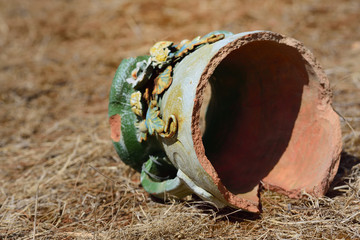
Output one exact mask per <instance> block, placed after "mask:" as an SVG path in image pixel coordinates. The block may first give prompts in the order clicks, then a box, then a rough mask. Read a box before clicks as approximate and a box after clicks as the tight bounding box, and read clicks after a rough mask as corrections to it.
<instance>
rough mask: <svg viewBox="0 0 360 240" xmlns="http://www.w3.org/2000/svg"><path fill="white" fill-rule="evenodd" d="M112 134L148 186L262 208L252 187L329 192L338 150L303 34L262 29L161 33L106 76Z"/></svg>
mask: <svg viewBox="0 0 360 240" xmlns="http://www.w3.org/2000/svg"><path fill="white" fill-rule="evenodd" d="M109 117H110V126H111V137H112V140H113V142H114V145H115V148H116V150H117V152H118V154H119V156H120V158H121V160H123V161H124V162H125V163H127V164H129V165H130V166H132V167H133V168H135V169H136V170H138V171H141V181H142V185H143V187H144V188H145V190H147V191H148V192H149V193H150V194H152V195H154V196H157V197H164V195H165V194H170V195H173V196H176V197H180V198H181V197H184V196H186V195H188V194H191V193H195V194H197V195H199V196H200V197H201V198H203V199H204V200H206V201H210V202H212V203H214V204H215V205H216V206H218V207H224V206H230V207H233V208H240V209H244V210H246V211H250V212H259V211H260V208H259V205H260V204H259V192H258V189H259V186H260V184H261V185H263V186H264V187H265V188H268V189H271V190H274V191H278V192H281V193H283V194H285V195H288V196H289V197H293V198H298V197H300V196H301V193H302V191H305V192H307V193H308V194H311V195H313V196H322V195H324V194H325V193H326V191H327V189H328V187H329V184H330V183H331V181H332V179H333V178H334V176H335V174H336V171H337V168H338V164H339V158H340V152H341V131H340V123H339V118H338V116H337V115H336V113H335V112H334V111H333V109H332V107H331V90H330V86H329V82H328V80H327V78H326V76H325V74H324V72H323V71H322V69H321V67H320V66H319V64H318V63H317V62H316V61H315V59H314V57H313V55H312V54H311V52H310V51H309V50H308V49H306V48H305V47H304V46H303V45H302V44H301V43H300V42H298V41H297V40H294V39H292V38H287V37H285V36H282V35H280V34H276V33H272V32H268V31H255V32H245V33H240V34H235V35H234V34H231V33H229V32H224V31H216V32H213V33H210V34H208V35H206V36H204V37H202V38H200V37H198V38H195V39H194V40H192V41H183V42H181V43H180V44H178V45H174V44H173V43H172V42H159V43H157V44H155V45H154V47H153V48H152V49H151V56H144V57H138V58H136V59H133V58H131V59H126V60H123V62H122V63H121V64H120V66H119V68H118V71H117V73H116V75H115V78H114V80H113V84H112V88H111V93H110V104H109Z"/></svg>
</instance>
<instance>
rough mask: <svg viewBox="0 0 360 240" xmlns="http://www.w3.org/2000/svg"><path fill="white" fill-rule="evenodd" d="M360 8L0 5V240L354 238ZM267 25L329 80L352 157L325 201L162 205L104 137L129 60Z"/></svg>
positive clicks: (230, 1)
mask: <svg viewBox="0 0 360 240" xmlns="http://www.w3.org/2000/svg"><path fill="white" fill-rule="evenodd" d="M359 21H360V2H359V1H358V0H339V1H332V0H323V1H317V0H303V1H292V0H275V1H260V0H255V1H250V0H247V1H236V0H226V1H220V0H212V1H193V0H182V1H174V0H168V1H165V0H157V1H146V0H134V1H131V0H129V1H127V0H123V1H117V0H104V1H100V0H99V1H88V0H73V1H72V0H63V1H60V0H36V1H26V0H22V1H21V0H11V1H9V0H0V136H1V137H0V239H33V238H35V239H235V238H239V239H360V160H359V157H360V146H359V145H360V137H359V135H360V27H359ZM217 29H224V30H229V31H232V32H234V33H238V32H243V31H248V30H256V29H265V30H271V31H275V32H279V33H282V34H285V35H287V36H291V37H294V38H296V39H298V40H300V41H301V42H303V43H304V44H305V46H307V47H308V48H310V49H311V50H312V51H313V53H314V54H315V56H316V57H317V59H318V61H319V62H320V63H321V65H322V66H323V68H324V70H325V72H326V73H327V74H328V77H329V79H330V82H331V85H332V88H333V94H334V98H333V106H334V108H335V109H336V110H337V111H338V112H339V113H341V114H342V115H343V116H344V117H345V118H346V119H347V122H348V124H349V125H351V126H352V128H353V130H351V129H350V127H349V126H348V124H346V122H345V121H342V131H343V143H344V152H343V154H342V159H341V164H340V168H339V172H338V174H337V176H336V179H335V181H334V184H333V185H332V187H331V189H330V191H329V192H328V194H327V196H325V197H323V198H319V199H315V198H312V197H311V196H304V199H303V200H292V199H289V198H286V197H284V196H281V195H278V194H274V193H271V192H268V191H263V192H262V196H261V197H262V203H263V213H262V214H261V215H260V216H254V215H250V214H245V213H241V212H231V211H229V210H227V211H217V210H216V209H213V208H211V207H210V206H209V205H206V204H205V203H203V202H201V201H199V200H198V199H197V198H195V197H189V198H188V199H187V200H186V201H179V202H174V201H169V202H166V203H158V202H154V201H152V200H151V198H150V197H149V196H148V194H147V193H146V192H145V191H144V190H143V189H142V188H141V186H140V185H139V174H138V173H136V172H134V171H133V170H131V169H130V168H129V167H127V166H125V165H124V164H123V163H122V162H120V161H119V159H118V157H117V155H116V153H115V151H114V149H113V147H112V144H111V141H110V137H109V135H110V133H109V126H108V120H107V103H108V100H107V99H108V94H109V89H110V85H111V80H112V77H113V75H114V73H115V70H116V68H117V66H118V65H119V63H120V62H121V60H122V59H123V58H126V57H131V56H137V55H143V54H147V51H148V49H149V48H150V47H151V46H152V45H153V44H154V43H155V42H156V41H159V40H172V41H175V42H178V41H180V40H182V39H184V38H192V37H195V36H197V35H204V34H206V33H208V32H210V31H213V30H217Z"/></svg>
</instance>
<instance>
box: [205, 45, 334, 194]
mask: <svg viewBox="0 0 360 240" xmlns="http://www.w3.org/2000/svg"><path fill="white" fill-rule="evenodd" d="M318 86H319V83H318V79H317V76H316V75H315V73H314V72H313V69H312V68H311V67H310V66H309V63H308V62H306V60H305V59H304V58H303V57H302V56H301V55H300V54H299V52H298V50H297V49H295V48H293V47H290V46H287V45H285V44H280V43H278V42H274V41H255V42H251V43H248V44H246V45H244V46H242V47H240V48H239V49H236V50H234V51H232V52H231V53H230V54H228V55H227V56H226V57H225V58H224V59H223V60H222V62H221V63H220V64H219V65H218V67H217V68H216V69H215V71H214V73H213V75H212V76H211V78H210V79H209V87H208V90H206V91H205V92H207V94H205V96H204V102H203V105H202V109H201V116H200V129H201V130H202V134H203V135H202V139H203V145H204V148H205V155H206V157H207V158H208V160H209V161H210V162H211V164H212V165H213V167H214V168H215V170H216V172H217V174H218V175H219V177H220V179H221V182H222V184H223V185H224V186H225V187H226V188H227V189H228V190H229V191H230V192H231V193H232V194H234V195H237V194H245V193H247V192H249V191H251V190H253V189H254V188H255V187H256V186H257V185H258V184H259V183H260V181H265V182H266V183H268V184H269V185H273V186H276V187H279V188H280V189H298V188H302V187H304V186H307V184H310V185H311V183H312V181H314V180H315V181H317V179H318V178H319V177H318V176H317V171H318V170H319V169H318V167H321V166H320V165H321V163H320V164H319V160H321V159H319V156H320V155H321V154H322V153H324V152H326V151H328V149H327V146H325V147H322V146H321V144H324V141H323V140H321V139H322V138H323V137H324V136H323V135H324V134H326V133H325V131H323V130H321V129H320V130H319V126H318V124H313V123H314V121H315V122H316V118H317V114H318V109H317V107H318V102H319V100H318V96H319V94H318ZM206 95H207V96H206ZM319 134H320V135H319ZM309 140H310V141H309ZM319 151H320V155H319V154H314V152H319ZM319 179H320V178H319Z"/></svg>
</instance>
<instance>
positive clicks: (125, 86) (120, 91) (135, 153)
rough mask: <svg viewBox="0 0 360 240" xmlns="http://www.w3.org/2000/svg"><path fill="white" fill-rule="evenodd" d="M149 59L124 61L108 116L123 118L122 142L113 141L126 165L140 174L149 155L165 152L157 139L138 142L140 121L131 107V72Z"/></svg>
mask: <svg viewBox="0 0 360 240" xmlns="http://www.w3.org/2000/svg"><path fill="white" fill-rule="evenodd" d="M148 58H149V56H139V57H136V58H128V59H124V60H123V61H122V62H121V63H120V65H119V67H118V69H117V70H116V73H115V77H114V79H113V81H112V85H111V90H110V96H109V113H108V116H109V117H111V116H114V115H116V114H118V115H120V116H121V137H120V141H118V142H114V141H113V144H114V146H115V149H116V152H117V154H118V155H119V157H120V159H121V160H122V161H123V162H124V163H125V164H127V165H129V166H130V167H132V168H134V169H135V170H136V171H138V172H140V171H141V167H142V165H143V163H144V162H146V161H147V160H148V159H149V155H157V153H160V152H163V150H162V149H161V147H160V145H159V143H158V141H156V139H155V137H151V136H150V137H149V139H148V140H147V141H146V142H141V143H140V142H138V140H137V137H136V134H137V129H136V127H135V125H134V123H135V122H137V120H138V119H137V116H136V115H135V114H134V113H133V112H132V110H131V106H130V96H131V94H132V93H133V92H135V90H134V89H133V88H132V86H131V84H129V83H128V82H127V81H126V79H127V78H129V77H130V76H131V71H132V70H133V69H134V68H135V67H136V63H138V62H140V61H143V60H147V59H148Z"/></svg>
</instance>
